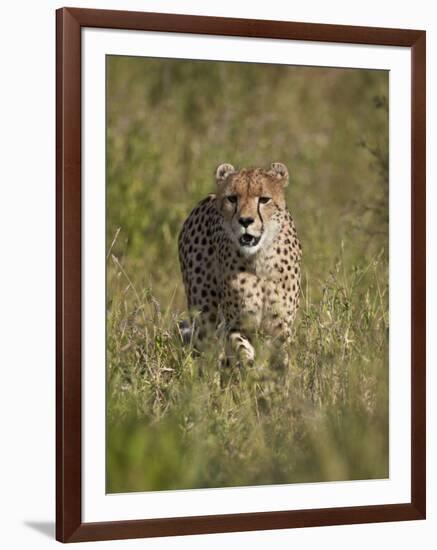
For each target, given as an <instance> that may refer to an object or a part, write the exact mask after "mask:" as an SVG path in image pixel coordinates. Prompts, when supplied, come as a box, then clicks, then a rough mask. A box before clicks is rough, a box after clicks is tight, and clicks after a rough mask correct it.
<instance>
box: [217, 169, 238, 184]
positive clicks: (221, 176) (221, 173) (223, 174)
mask: <svg viewBox="0 0 437 550" xmlns="http://www.w3.org/2000/svg"><path fill="white" fill-rule="evenodd" d="M234 172H235V168H234V167H233V166H232V164H220V166H217V170H216V171H215V178H216V180H217V182H218V183H220V182H223V181H225V180H226V178H227V177H228V176H230V175H231V174H233V173H234Z"/></svg>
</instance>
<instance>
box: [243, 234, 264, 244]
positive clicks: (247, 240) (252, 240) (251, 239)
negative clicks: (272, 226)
mask: <svg viewBox="0 0 437 550" xmlns="http://www.w3.org/2000/svg"><path fill="white" fill-rule="evenodd" d="M260 240H261V236H259V237H255V236H254V235H250V233H244V235H242V236H241V237H240V239H239V242H240V245H241V246H247V247H249V246H256V245H257V244H258V243H259V241H260Z"/></svg>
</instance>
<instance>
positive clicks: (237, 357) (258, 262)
mask: <svg viewBox="0 0 437 550" xmlns="http://www.w3.org/2000/svg"><path fill="white" fill-rule="evenodd" d="M216 180H217V192H216V193H215V194H213V195H209V196H208V197H207V198H205V199H203V200H202V201H201V202H200V203H199V204H198V205H197V206H196V207H195V208H194V210H193V211H192V212H191V214H190V215H189V216H188V218H187V220H186V221H185V223H184V224H183V227H182V230H181V233H180V235H179V260H180V265H181V271H182V277H183V282H184V286H185V291H186V295H187V302H188V308H189V310H190V311H192V312H194V311H197V312H198V315H197V317H196V316H195V321H194V324H195V327H196V328H195V334H194V337H195V342H196V343H197V345H198V346H201V344H202V342H203V341H204V339H205V338H206V337H207V336H210V335H212V334H214V332H215V331H216V330H217V328H218V327H219V326H222V327H224V329H225V332H226V337H227V346H226V355H227V360H228V361H227V362H228V363H229V360H231V361H237V362H240V363H251V362H253V360H254V359H255V351H254V348H253V346H252V344H251V339H252V337H253V335H254V334H256V333H260V334H263V335H265V336H266V337H267V338H268V341H269V342H270V343H274V344H275V346H279V347H280V348H281V349H282V351H283V356H284V357H285V361H287V352H286V350H287V347H288V345H289V343H290V339H291V328H292V324H293V321H294V319H295V316H296V312H297V309H298V303H299V291H300V261H301V246H300V243H299V239H298V237H297V233H296V228H295V224H294V221H293V218H292V217H291V214H290V213H289V211H288V209H287V207H286V204H285V198H284V187H285V186H286V185H287V184H288V171H287V168H286V167H285V166H284V165H283V164H280V163H274V164H272V165H271V167H270V169H269V170H263V169H259V168H256V169H243V170H235V169H234V168H233V166H231V165H229V164H224V165H221V166H219V167H218V168H217V172H216Z"/></svg>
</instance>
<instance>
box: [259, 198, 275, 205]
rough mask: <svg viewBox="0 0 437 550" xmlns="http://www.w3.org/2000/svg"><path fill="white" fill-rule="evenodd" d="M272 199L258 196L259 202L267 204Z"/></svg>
mask: <svg viewBox="0 0 437 550" xmlns="http://www.w3.org/2000/svg"><path fill="white" fill-rule="evenodd" d="M271 200H272V199H271V198H270V197H260V198H259V202H260V203H261V204H267V203H268V202H270V201H271Z"/></svg>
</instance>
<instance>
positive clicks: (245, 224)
mask: <svg viewBox="0 0 437 550" xmlns="http://www.w3.org/2000/svg"><path fill="white" fill-rule="evenodd" d="M238 221H239V223H240V224H241V225H242V226H243V227H248V226H249V225H250V224H251V223H253V222H254V221H255V220H254V219H253V218H238Z"/></svg>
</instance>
